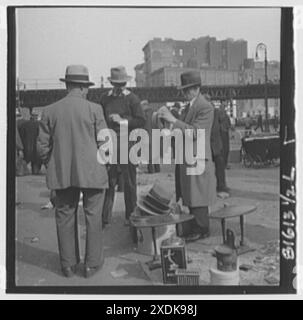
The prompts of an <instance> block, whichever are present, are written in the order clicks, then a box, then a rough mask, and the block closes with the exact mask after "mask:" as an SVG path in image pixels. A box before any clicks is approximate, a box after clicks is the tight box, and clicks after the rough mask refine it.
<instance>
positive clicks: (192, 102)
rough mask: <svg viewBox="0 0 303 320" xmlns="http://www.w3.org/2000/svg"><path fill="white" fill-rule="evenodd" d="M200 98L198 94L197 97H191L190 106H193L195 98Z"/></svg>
mask: <svg viewBox="0 0 303 320" xmlns="http://www.w3.org/2000/svg"><path fill="white" fill-rule="evenodd" d="M197 98H198V96H196V97H194V98H193V99H191V100H190V101H189V107H190V108H191V107H192V105H193V104H194V102H195V100H196V99H197Z"/></svg>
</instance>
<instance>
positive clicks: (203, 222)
mask: <svg viewBox="0 0 303 320" xmlns="http://www.w3.org/2000/svg"><path fill="white" fill-rule="evenodd" d="M208 211H209V210H208V207H195V208H189V213H190V214H192V215H194V216H195V219H194V220H192V222H193V225H192V233H202V234H204V233H207V232H209V215H208Z"/></svg>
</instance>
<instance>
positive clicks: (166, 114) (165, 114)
mask: <svg viewBox="0 0 303 320" xmlns="http://www.w3.org/2000/svg"><path fill="white" fill-rule="evenodd" d="M158 114H159V117H160V118H162V119H164V120H165V121H167V122H169V123H175V122H176V121H177V119H176V118H175V117H174V116H173V115H172V113H171V112H170V111H169V110H168V109H167V107H165V106H163V107H161V108H160V109H159V111H158Z"/></svg>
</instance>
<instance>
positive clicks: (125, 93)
mask: <svg viewBox="0 0 303 320" xmlns="http://www.w3.org/2000/svg"><path fill="white" fill-rule="evenodd" d="M122 93H123V95H125V96H128V95H129V94H130V91H129V90H127V89H126V88H124V89H123V91H122ZM112 94H113V89H111V90H109V92H108V95H109V96H111V95H112Z"/></svg>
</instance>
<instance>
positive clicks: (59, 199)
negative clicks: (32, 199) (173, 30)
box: [38, 65, 108, 277]
mask: <svg viewBox="0 0 303 320" xmlns="http://www.w3.org/2000/svg"><path fill="white" fill-rule="evenodd" d="M60 80H61V81H63V82H65V83H66V88H67V91H68V94H67V96H66V97H64V98H63V99H61V100H59V101H58V102H55V103H54V104H52V105H50V106H47V107H45V108H44V110H43V114H42V119H41V124H40V133H39V139H38V150H39V154H40V155H41V158H42V159H43V162H44V163H45V164H46V166H47V174H46V182H47V186H48V188H49V189H50V190H55V201H54V202H55V207H56V213H55V216H56V225H57V234H58V246H59V254H60V262H61V267H62V272H63V274H64V275H65V276H66V277H71V276H73V274H74V273H75V271H76V267H77V265H78V264H79V262H80V252H79V239H78V225H77V208H78V203H79V198H80V192H82V193H83V211H84V214H85V221H86V253H85V261H84V264H85V268H84V272H85V277H90V276H92V275H93V274H95V273H96V272H97V271H98V270H99V269H100V268H101V266H102V264H103V262H104V256H103V242H102V241H103V240H102V216H101V213H102V209H103V201H104V196H105V189H106V188H107V187H108V176H107V170H106V168H105V165H101V164H100V163H98V160H97V152H98V147H99V146H100V144H101V142H99V141H97V136H98V133H99V131H100V130H102V129H105V128H106V127H107V126H106V122H105V119H104V116H103V112H102V108H101V106H100V105H97V104H95V103H92V102H89V101H88V100H87V99H86V97H87V93H88V88H89V86H91V85H93V83H92V82H90V81H89V76H88V70H87V68H86V67H85V66H82V65H71V66H68V67H67V68H66V74H65V78H64V79H60ZM51 197H52V196H51Z"/></svg>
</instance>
